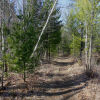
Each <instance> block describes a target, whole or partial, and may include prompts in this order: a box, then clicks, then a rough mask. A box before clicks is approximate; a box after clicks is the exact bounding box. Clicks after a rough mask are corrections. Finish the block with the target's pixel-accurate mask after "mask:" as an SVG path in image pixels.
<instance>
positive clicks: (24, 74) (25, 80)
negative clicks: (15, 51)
mask: <svg viewBox="0 0 100 100" xmlns="http://www.w3.org/2000/svg"><path fill="white" fill-rule="evenodd" d="M23 63H24V82H25V81H26V65H25V62H23Z"/></svg>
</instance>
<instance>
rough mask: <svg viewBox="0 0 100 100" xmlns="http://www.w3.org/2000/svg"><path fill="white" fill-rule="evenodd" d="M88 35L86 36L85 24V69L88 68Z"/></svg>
mask: <svg viewBox="0 0 100 100" xmlns="http://www.w3.org/2000/svg"><path fill="white" fill-rule="evenodd" d="M87 42H88V36H87V25H86V35H85V65H86V70H88V48H87Z"/></svg>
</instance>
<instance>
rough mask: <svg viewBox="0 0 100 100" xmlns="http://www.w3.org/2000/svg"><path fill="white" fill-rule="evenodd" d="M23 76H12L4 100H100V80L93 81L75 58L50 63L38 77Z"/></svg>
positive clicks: (1, 95)
mask: <svg viewBox="0 0 100 100" xmlns="http://www.w3.org/2000/svg"><path fill="white" fill-rule="evenodd" d="M27 76H28V77H29V78H27V81H26V82H25V83H24V81H23V79H22V76H21V75H19V74H17V73H10V75H9V78H8V79H7V80H5V89H4V90H0V100H100V85H99V84H100V83H99V82H100V81H99V78H94V79H89V78H88V77H87V76H86V75H85V73H84V66H80V65H79V64H78V63H77V62H75V61H74V59H73V58H72V57H58V58H56V59H54V60H53V61H52V62H51V63H49V64H48V63H46V61H45V62H44V63H43V64H42V65H41V66H40V67H39V68H37V71H36V72H35V73H34V74H31V75H28V74H27Z"/></svg>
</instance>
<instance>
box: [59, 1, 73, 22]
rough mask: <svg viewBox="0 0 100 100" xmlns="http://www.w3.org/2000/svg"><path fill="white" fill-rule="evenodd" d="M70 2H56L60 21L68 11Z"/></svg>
mask: <svg viewBox="0 0 100 100" xmlns="http://www.w3.org/2000/svg"><path fill="white" fill-rule="evenodd" d="M71 3H72V1H71V0H58V6H59V7H60V12H61V19H62V20H63V21H64V20H66V17H67V15H68V12H69V10H70V5H71Z"/></svg>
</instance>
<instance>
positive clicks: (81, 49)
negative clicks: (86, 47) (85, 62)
mask: <svg viewBox="0 0 100 100" xmlns="http://www.w3.org/2000/svg"><path fill="white" fill-rule="evenodd" d="M82 51H83V28H82V29H81V48H80V60H81V61H82Z"/></svg>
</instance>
